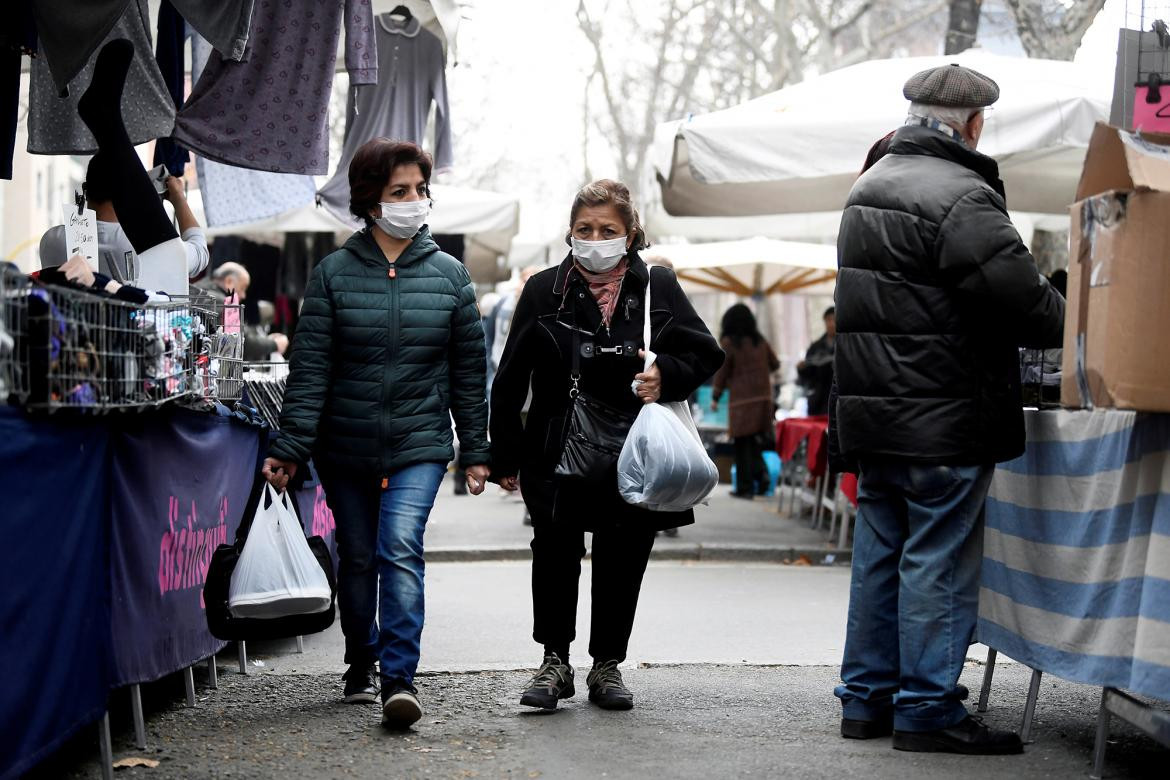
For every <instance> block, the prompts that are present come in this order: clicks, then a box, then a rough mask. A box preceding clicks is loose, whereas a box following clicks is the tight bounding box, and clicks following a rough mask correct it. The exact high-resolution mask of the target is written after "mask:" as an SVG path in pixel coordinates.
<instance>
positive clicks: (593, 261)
mask: <svg viewBox="0 0 1170 780" xmlns="http://www.w3.org/2000/svg"><path fill="white" fill-rule="evenodd" d="M625 256H626V237H625V236H619V237H618V238H611V239H609V240H608V241H582V240H581V239H579V238H574V239H573V257H575V258H577V262H579V263H581V265H583V266H584V267H585V270H587V271H592V272H593V273H595V274H598V273H603V272H605V271H612V270H613V269H614V268H616V267H617V264H618V263H620V262H621V261H622V258H623V257H625Z"/></svg>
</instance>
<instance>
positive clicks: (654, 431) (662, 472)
mask: <svg viewBox="0 0 1170 780" xmlns="http://www.w3.org/2000/svg"><path fill="white" fill-rule="evenodd" d="M643 308H644V310H645V318H644V321H643V326H642V341H643V343H644V344H645V349H646V365H645V370H646V371H649V370H650V366H652V365H653V364H654V360H655V358H656V356H655V354H654V353H653V352H651V351H650V284H649V282H647V284H646V299H645V302H644V303H643ZM636 389H637V386H636V384H635V390H636ZM617 472H618V492H619V493H621V496H622V499H623V500H624V501H625V502H626V503H628V504H633V505H635V506H640V507H643V508H644V509H650V510H653V511H655V512H682V511H685V510H687V509H692V508H694V507H695V506H697V505H699V504H701V503H703V501H704V500H705V499H706V498H707V496H709V495H711V491H712V490H714V489H715V486H716V485H717V484H718V483H719V470H718V469H717V468H716V467H715V464H714V463H713V462H712V461H711V458H709V457H708V456H707V451H706V450H705V449H704V448H703V440H702V439H701V438H700V437H699V430H698V428H696V427H695V421H694V419H693V418H692V417H691V408H690V405H688V404H687V403H686V402H682V401H676V402H672V403H653V404H646V405H645V406H643V407H642V410H641V411H639V412H638V417H637V419H635V420H634V424H633V425H631V426H630V433H629V435H628V436H626V442H625V444H624V445H622V452H621V454H620V455H619V456H618V464H617Z"/></svg>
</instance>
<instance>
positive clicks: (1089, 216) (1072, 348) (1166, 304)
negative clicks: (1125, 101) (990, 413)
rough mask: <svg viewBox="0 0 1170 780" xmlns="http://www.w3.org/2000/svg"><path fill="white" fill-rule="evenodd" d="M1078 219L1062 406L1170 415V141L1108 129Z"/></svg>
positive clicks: (1088, 168)
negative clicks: (1109, 408)
mask: <svg viewBox="0 0 1170 780" xmlns="http://www.w3.org/2000/svg"><path fill="white" fill-rule="evenodd" d="M1071 216H1072V225H1071V228H1070V231H1069V235H1070V244H1071V247H1070V248H1071V253H1070V258H1069V260H1070V263H1069V272H1068V309H1067V313H1066V316H1065V333H1064V366H1063V372H1062V374H1063V376H1062V381H1061V402H1062V403H1063V405H1065V406H1070V407H1077V408H1080V407H1086V406H1098V407H1115V408H1120V409H1136V410H1139V411H1147V412H1170V135H1155V134H1142V135H1141V136H1140V137H1139V136H1137V135H1136V134H1131V133H1128V132H1126V131H1124V130H1119V129H1117V128H1115V127H1110V126H1109V125H1105V124H1098V125H1097V127H1096V129H1095V130H1094V131H1093V137H1092V140H1090V141H1089V149H1088V154H1087V155H1086V157H1085V167H1084V171H1083V172H1082V174H1081V181H1080V184H1079V185H1078V187H1077V203H1076V204H1075V205H1073V206H1072V215H1071Z"/></svg>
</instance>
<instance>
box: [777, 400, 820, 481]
mask: <svg viewBox="0 0 1170 780" xmlns="http://www.w3.org/2000/svg"><path fill="white" fill-rule="evenodd" d="M828 436H829V417H828V415H824V416H818V417H789V418H788V419H786V420H781V421H780V422H778V423H776V453H777V454H778V455H779V456H780V460H782V461H785V462H787V461H790V460H792V458H793V456H794V455H796V450H797V449H799V447H800V443H801V442H802V441H807V442H808V473H809V474H810V475H811V476H813V477H820V476H823V475H824V473H825V471H826V470H827V469H828V465H829V457H828V456H829V448H828V447H827V446H825V445H826V444H827V443H828Z"/></svg>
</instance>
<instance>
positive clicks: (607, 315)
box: [573, 257, 630, 328]
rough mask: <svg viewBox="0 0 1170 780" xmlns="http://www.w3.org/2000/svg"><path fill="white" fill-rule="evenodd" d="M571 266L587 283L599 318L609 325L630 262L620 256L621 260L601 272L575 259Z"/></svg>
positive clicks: (606, 325)
mask: <svg viewBox="0 0 1170 780" xmlns="http://www.w3.org/2000/svg"><path fill="white" fill-rule="evenodd" d="M573 267H574V268H576V269H577V273H579V274H581V278H582V279H584V280H585V283H586V284H588V285H589V292H590V293H592V294H593V298H594V300H596V301H597V308H599V309H601V319H602V321H603V322H604V323H605V327H607V328H608V327H609V323H610V321H611V320H612V319H613V313H614V311H616V310H617V303H618V298H619V297H620V296H619V293H620V292H621V289H622V280H623V279H625V278H626V271H628V270H629V268H630V263H629V261H628V260H627V259H626V258H624V257H623V258H622V259H621V262H619V263H618V264H617V265H615V266H614V267H613V268H611V269H610V270H608V271H602V272H601V273H594V272H592V271H589V270H587V269H586V268H585V267H583V266H582V265H581V264H580V263H578V262H577V261H576V260H574V261H573Z"/></svg>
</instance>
